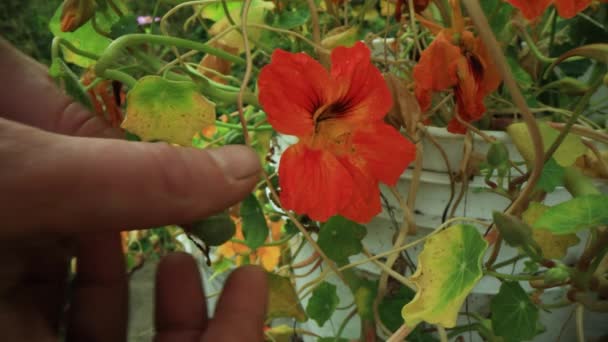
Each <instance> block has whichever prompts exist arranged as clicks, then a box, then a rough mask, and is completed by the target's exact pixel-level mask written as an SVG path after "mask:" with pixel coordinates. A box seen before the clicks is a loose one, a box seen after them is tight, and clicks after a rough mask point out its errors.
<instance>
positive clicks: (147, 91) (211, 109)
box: [121, 76, 215, 146]
mask: <svg viewBox="0 0 608 342" xmlns="http://www.w3.org/2000/svg"><path fill="white" fill-rule="evenodd" d="M214 119H215V104H214V103H212V102H211V101H209V100H207V99H206V98H205V97H204V96H203V95H201V94H200V92H199V91H198V89H197V86H196V84H194V83H193V82H182V81H169V80H166V79H164V78H162V77H159V76H146V77H144V78H142V79H140V80H139V81H138V82H137V83H136V84H135V86H134V87H133V89H131V90H130V91H129V93H128V94H127V115H126V116H125V119H124V121H123V123H122V125H121V127H122V128H124V129H126V130H129V131H130V132H132V133H135V134H137V135H138V136H139V137H140V138H141V139H142V140H144V141H156V140H160V141H166V142H169V143H172V144H178V145H181V146H191V145H192V138H193V137H194V135H195V134H196V133H198V132H200V131H201V130H202V129H203V128H205V127H208V126H210V125H212V124H213V122H214Z"/></svg>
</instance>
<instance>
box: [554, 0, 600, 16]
mask: <svg viewBox="0 0 608 342" xmlns="http://www.w3.org/2000/svg"><path fill="white" fill-rule="evenodd" d="M590 4H591V0H555V1H554V5H555V7H556V8H557V13H558V14H559V16H560V17H562V18H566V19H568V18H572V17H574V16H575V15H577V14H578V13H579V12H581V11H583V10H584V9H585V8H587V7H588V6H589V5H590Z"/></svg>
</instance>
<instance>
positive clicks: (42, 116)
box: [0, 37, 121, 137]
mask: <svg viewBox="0 0 608 342" xmlns="http://www.w3.org/2000/svg"><path fill="white" fill-rule="evenodd" d="M0 73H1V74H2V82H0V108H2V112H0V116H3V117H5V118H7V119H11V120H14V121H18V122H21V123H24V124H27V125H30V126H35V127H39V128H42V129H44V130H47V131H52V132H57V133H62V134H68V135H79V136H99V137H119V136H120V135H121V134H120V132H118V131H117V130H113V129H111V128H110V127H109V126H108V125H107V123H106V122H105V121H104V120H102V119H101V118H99V117H96V116H95V115H93V114H92V113H91V112H89V111H87V110H86V109H85V108H84V107H83V106H81V105H80V104H77V103H76V102H74V100H72V99H71V98H70V97H69V96H67V95H66V94H64V93H63V92H62V91H61V90H60V89H59V88H58V87H57V86H56V85H55V82H54V81H53V80H52V79H51V78H50V77H49V75H48V70H47V69H46V67H45V66H43V65H42V64H40V63H38V62H36V61H34V60H33V59H31V58H30V57H28V56H26V55H24V54H22V53H21V52H20V51H18V50H17V49H15V48H14V47H12V46H11V45H10V44H9V43H8V42H7V41H5V40H4V39H2V38H1V37H0Z"/></svg>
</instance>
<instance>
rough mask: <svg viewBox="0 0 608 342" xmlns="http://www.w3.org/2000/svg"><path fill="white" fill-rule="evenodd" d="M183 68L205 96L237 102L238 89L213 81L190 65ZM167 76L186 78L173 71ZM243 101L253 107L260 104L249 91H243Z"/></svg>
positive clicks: (221, 100) (226, 101)
mask: <svg viewBox="0 0 608 342" xmlns="http://www.w3.org/2000/svg"><path fill="white" fill-rule="evenodd" d="M184 70H185V71H186V72H187V73H188V75H189V76H190V77H192V78H193V79H194V80H195V82H197V83H198V84H199V89H200V91H201V92H202V93H203V94H205V95H206V96H209V97H210V98H211V99H213V100H217V101H220V102H224V103H237V101H238V96H239V92H240V89H238V88H234V87H231V86H227V85H224V84H220V83H217V82H213V81H211V80H209V79H208V78H207V77H205V76H203V75H201V74H199V73H198V72H197V71H195V70H193V69H192V68H190V67H186V68H185V69H184ZM168 77H169V78H171V79H175V80H181V81H184V80H187V78H186V77H185V76H183V75H179V74H175V73H173V74H170V75H168ZM243 102H244V103H247V104H250V105H253V106H255V107H259V106H260V104H259V102H258V98H257V96H256V95H255V94H254V93H252V92H249V91H245V92H244V93H243Z"/></svg>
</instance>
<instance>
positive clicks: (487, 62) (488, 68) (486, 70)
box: [475, 37, 502, 96]
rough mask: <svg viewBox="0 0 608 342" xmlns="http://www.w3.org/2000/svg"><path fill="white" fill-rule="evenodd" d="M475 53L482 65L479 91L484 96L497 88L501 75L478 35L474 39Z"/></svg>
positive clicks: (500, 81)
mask: <svg viewBox="0 0 608 342" xmlns="http://www.w3.org/2000/svg"><path fill="white" fill-rule="evenodd" d="M475 54H476V55H477V58H479V61H480V62H481V64H482V66H483V79H482V82H481V85H480V91H481V92H482V93H483V94H484V96H485V95H488V94H489V93H491V92H493V91H495V90H496V89H497V88H498V86H499V85H500V83H502V75H501V74H500V71H499V70H498V67H497V66H496V64H495V63H494V60H493V59H492V57H491V56H490V54H489V53H488V50H487V49H486V48H485V46H484V44H483V42H482V40H481V38H479V37H478V38H477V39H476V41H475Z"/></svg>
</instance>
